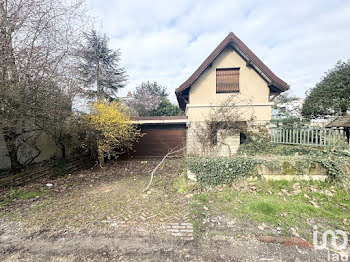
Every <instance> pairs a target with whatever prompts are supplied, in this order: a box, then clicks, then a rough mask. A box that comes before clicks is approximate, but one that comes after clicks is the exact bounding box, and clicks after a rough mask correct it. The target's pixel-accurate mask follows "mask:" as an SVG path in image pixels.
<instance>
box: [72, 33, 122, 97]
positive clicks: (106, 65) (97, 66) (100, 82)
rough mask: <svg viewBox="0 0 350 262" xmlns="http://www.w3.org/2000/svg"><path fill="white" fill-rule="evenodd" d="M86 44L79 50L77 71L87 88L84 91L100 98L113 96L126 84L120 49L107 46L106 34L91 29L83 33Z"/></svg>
mask: <svg viewBox="0 0 350 262" xmlns="http://www.w3.org/2000/svg"><path fill="white" fill-rule="evenodd" d="M85 40H86V45H85V46H82V47H81V49H80V50H79V55H78V56H79V57H80V63H79V66H78V71H79V73H80V76H81V80H82V81H83V82H84V83H85V84H86V87H88V88H89V91H87V92H86V93H87V94H88V95H93V96H96V95H97V97H99V98H102V97H108V98H113V97H115V95H116V92H117V91H118V90H119V88H123V87H124V86H125V84H126V79H127V75H126V72H125V69H124V68H122V67H120V65H119V61H120V56H121V53H120V50H119V49H118V50H112V49H110V48H109V47H108V40H109V39H108V38H107V36H106V35H105V34H104V35H100V34H98V33H97V32H96V30H94V29H92V30H91V31H90V32H88V33H85Z"/></svg>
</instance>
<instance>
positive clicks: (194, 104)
mask: <svg viewBox="0 0 350 262" xmlns="http://www.w3.org/2000/svg"><path fill="white" fill-rule="evenodd" d="M288 89H289V85H288V84H287V83H285V82H284V81H282V80H281V79H280V78H278V77H277V76H276V75H275V74H274V73H273V72H272V71H271V70H270V69H269V68H268V67H267V66H266V65H265V64H264V63H263V62H262V61H261V60H260V59H259V58H258V57H257V56H256V55H255V54H254V53H253V52H252V51H251V50H250V49H249V48H248V47H247V46H246V45H245V44H244V43H243V42H242V41H241V40H240V39H239V38H238V37H237V36H235V35H234V34H233V33H229V34H228V35H227V37H226V38H225V39H224V40H223V41H222V42H221V43H220V44H219V45H218V46H217V48H215V50H214V51H213V52H212V53H211V54H210V55H209V56H208V58H207V59H205V61H204V62H203V63H202V64H201V65H200V66H199V67H198V69H197V70H196V71H195V72H194V73H193V74H192V75H191V76H190V77H189V78H188V79H187V80H186V81H185V82H184V83H183V84H182V85H180V87H178V88H177V89H176V91H175V93H176V97H177V100H178V102H179V106H180V108H181V109H182V110H184V111H185V114H186V116H187V117H188V119H187V128H188V129H187V142H186V144H187V153H188V154H195V155H198V154H203V153H204V152H203V149H201V145H200V142H201V141H199V138H198V136H197V135H196V130H198V127H199V126H201V125H203V123H204V122H205V121H206V119H207V117H208V116H209V114H210V111H211V110H212V109H213V108H218V107H222V106H226V105H225V101H227V99H228V98H229V97H230V96H233V95H234V96H235V98H234V99H236V101H237V103H235V105H234V106H235V107H237V108H239V110H240V112H241V113H240V114H241V116H242V118H243V119H247V120H248V119H250V118H251V117H252V116H253V117H254V121H255V122H256V123H270V121H271V109H272V106H273V102H272V100H273V98H274V97H276V96H277V95H279V94H280V93H281V92H284V91H286V90H288ZM223 132H224V130H222V132H219V131H218V132H217V134H216V136H217V138H216V147H217V148H216V150H215V152H217V153H218V155H219V156H227V155H231V154H233V153H235V152H236V151H237V149H238V147H239V144H240V134H235V135H231V136H230V137H227V136H224V135H223Z"/></svg>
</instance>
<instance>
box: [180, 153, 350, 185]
mask: <svg viewBox="0 0 350 262" xmlns="http://www.w3.org/2000/svg"><path fill="white" fill-rule="evenodd" d="M349 161H350V159H346V158H344V159H343V158H333V159H331V158H317V157H314V156H294V157H292V156H281V157H256V156H255V157H249V156H236V157H233V158H224V157H223V158H197V157H189V158H187V160H186V163H187V167H188V177H189V179H192V180H197V181H198V182H199V183H200V184H203V185H210V186H216V185H219V184H231V183H232V182H233V181H234V180H235V179H237V178H243V177H247V178H249V179H252V178H258V177H264V178H266V179H275V180H277V179H281V180H282V179H285V180H293V179H294V180H310V179H312V180H326V179H329V180H341V179H343V178H344V177H350V162H349Z"/></svg>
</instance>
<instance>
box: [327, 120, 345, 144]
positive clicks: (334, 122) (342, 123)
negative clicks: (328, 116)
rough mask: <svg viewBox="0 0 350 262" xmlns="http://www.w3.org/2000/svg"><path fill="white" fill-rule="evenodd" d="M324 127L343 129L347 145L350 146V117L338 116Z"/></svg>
mask: <svg viewBox="0 0 350 262" xmlns="http://www.w3.org/2000/svg"><path fill="white" fill-rule="evenodd" d="M326 127H328V128H341V129H343V130H344V135H345V136H346V140H347V142H348V144H350V115H345V116H338V117H336V118H335V119H333V120H332V121H331V122H330V123H329V124H328V125H327V126H326Z"/></svg>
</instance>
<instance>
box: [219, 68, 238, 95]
mask: <svg viewBox="0 0 350 262" xmlns="http://www.w3.org/2000/svg"><path fill="white" fill-rule="evenodd" d="M234 92H239V68H217V69H216V93H234Z"/></svg>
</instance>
